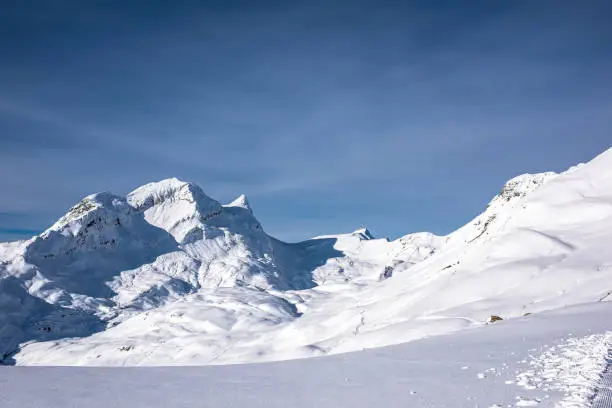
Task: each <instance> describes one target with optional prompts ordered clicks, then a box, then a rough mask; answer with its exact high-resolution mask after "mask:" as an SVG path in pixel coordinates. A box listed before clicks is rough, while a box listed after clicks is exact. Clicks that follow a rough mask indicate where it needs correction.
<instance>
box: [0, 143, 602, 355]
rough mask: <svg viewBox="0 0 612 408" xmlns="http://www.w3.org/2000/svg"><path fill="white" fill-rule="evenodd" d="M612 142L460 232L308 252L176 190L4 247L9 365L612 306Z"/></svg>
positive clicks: (346, 344)
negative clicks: (591, 305)
mask: <svg viewBox="0 0 612 408" xmlns="http://www.w3.org/2000/svg"><path fill="white" fill-rule="evenodd" d="M611 242H612V149H611V150H608V151H606V152H604V153H603V154H601V155H600V156H598V157H597V158H595V159H593V160H592V161H591V162H589V163H587V164H584V165H579V166H576V167H573V168H571V169H569V170H568V171H566V172H564V173H561V174H554V173H543V174H535V175H522V176H519V177H516V178H514V179H512V180H510V181H509V182H507V183H506V185H505V186H504V187H503V188H502V190H501V192H500V193H499V194H498V195H497V196H496V197H494V198H493V200H492V201H491V202H490V204H489V205H488V207H487V208H486V209H485V210H484V212H483V213H482V214H480V215H479V216H478V217H476V218H475V219H474V220H472V221H471V222H469V223H468V224H466V225H465V226H463V227H462V228H460V229H458V230H457V231H455V232H453V233H451V234H449V235H448V236H444V237H440V236H436V235H434V234H431V233H425V232H423V233H415V234H409V235H406V236H404V237H402V238H399V239H397V240H394V241H389V240H387V239H375V238H374V237H373V236H372V235H371V234H370V233H369V231H368V230H367V229H365V228H363V229H359V230H357V231H355V232H353V233H350V234H340V235H329V236H321V237H316V238H313V239H311V240H308V241H304V242H301V243H296V244H288V243H284V242H281V241H279V240H277V239H275V238H273V237H271V236H269V235H268V234H267V233H266V232H265V231H264V229H263V227H262V226H261V224H260V223H259V222H258V221H257V219H256V218H255V216H254V213H253V210H252V209H251V207H250V206H249V203H248V200H247V199H246V197H244V196H240V197H239V198H237V199H236V200H235V201H233V202H232V203H230V204H227V205H221V204H220V203H219V202H217V201H215V200H213V199H212V198H210V197H208V196H206V195H205V194H204V192H203V191H202V190H201V189H200V188H199V187H198V186H196V185H194V184H192V183H186V182H183V181H180V180H177V179H168V180H163V181H160V182H156V183H151V184H147V185H145V186H142V187H140V188H138V189H136V190H134V191H133V192H131V193H129V194H128V195H127V197H119V196H115V195H113V194H110V193H98V194H94V195H91V196H88V197H86V198H85V199H83V200H82V201H81V202H79V203H78V204H77V205H75V206H74V207H73V208H72V209H70V211H69V212H68V213H67V214H66V215H65V216H64V217H62V218H60V219H59V220H58V221H57V222H56V223H55V224H54V225H53V226H51V227H50V228H49V229H48V230H46V231H45V232H43V233H42V234H40V235H39V236H36V237H33V238H32V239H30V240H27V241H18V242H12V243H1V244H0V357H2V359H3V362H4V363H5V364H14V363H16V364H62V365H126V364H128V365H155V364H224V363H238V362H255V361H265V360H280V359H287V358H297V357H307V356H313V355H320V354H328V353H338V352H344V351H351V350H359V349H363V348H370V347H378V346H383V345H390V344H397V343H402V342H406V341H410V340H414V339H418V338H422V337H426V336H430V335H435V334H443V333H450V332H452V331H456V330H459V329H462V328H468V327H474V326H480V325H484V324H486V321H487V319H488V318H489V317H490V316H492V315H498V316H502V317H503V318H504V319H508V318H514V317H519V316H523V315H526V314H532V313H538V312H541V311H544V310H551V309H557V308H562V307H565V306H568V305H572V304H578V303H588V302H598V301H605V300H608V299H609V297H612V296H610V294H611V293H612V283H611V282H612V281H611V278H612V251H611V250H610V243H611Z"/></svg>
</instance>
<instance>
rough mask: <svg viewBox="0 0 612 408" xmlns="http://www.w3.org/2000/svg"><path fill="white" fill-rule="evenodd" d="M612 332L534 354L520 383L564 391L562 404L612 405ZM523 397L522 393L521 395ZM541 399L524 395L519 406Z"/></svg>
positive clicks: (575, 407) (582, 407) (563, 407)
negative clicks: (527, 397) (528, 397)
mask: <svg viewBox="0 0 612 408" xmlns="http://www.w3.org/2000/svg"><path fill="white" fill-rule="evenodd" d="M611 347H612V332H606V333H603V334H593V335H590V336H586V337H582V338H570V339H568V340H567V341H565V342H563V343H561V344H558V345H555V346H552V347H549V348H548V349H547V350H546V351H545V352H544V353H542V354H541V355H540V356H538V357H532V359H531V361H530V362H529V365H530V366H531V369H529V370H527V371H524V372H522V373H520V374H518V376H517V385H519V386H521V387H523V388H526V389H529V390H533V389H538V390H541V391H545V392H549V391H553V392H555V391H556V392H562V393H563V394H564V397H563V399H562V400H561V401H559V403H558V404H557V405H555V406H556V407H558V408H590V407H592V408H609V407H612V405H611V403H612V388H611V386H612V366H611V365H610V363H611ZM519 398H520V397H519ZM540 402H541V401H540V400H538V399H523V398H520V399H519V401H518V402H517V404H516V406H517V407H520V406H537V405H539V403H540Z"/></svg>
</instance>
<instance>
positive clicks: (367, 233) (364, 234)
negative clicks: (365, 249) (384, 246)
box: [352, 227, 374, 239]
mask: <svg viewBox="0 0 612 408" xmlns="http://www.w3.org/2000/svg"><path fill="white" fill-rule="evenodd" d="M352 235H359V236H361V237H362V238H363V239H374V235H372V233H371V232H370V231H369V230H368V229H367V228H366V227H361V228H359V229H358V230H355V231H353V233H352Z"/></svg>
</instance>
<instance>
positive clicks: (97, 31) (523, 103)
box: [0, 1, 612, 240]
mask: <svg viewBox="0 0 612 408" xmlns="http://www.w3.org/2000/svg"><path fill="white" fill-rule="evenodd" d="M45 4H46V3H44V2H41V7H39V8H38V9H37V8H28V10H26V9H24V8H20V6H19V5H15V6H14V8H12V9H11V8H8V11H9V12H7V13H6V14H5V17H4V18H5V20H2V21H0V22H1V23H3V24H1V26H2V28H0V30H2V34H3V35H2V36H0V37H2V38H3V40H0V47H1V48H2V49H1V51H2V52H3V54H5V55H12V56H13V58H11V59H10V60H9V61H8V62H7V63H6V64H4V63H3V64H2V67H0V88H2V89H3V92H2V95H1V96H0V135H2V136H1V137H0V171H1V172H2V174H9V175H10V177H1V178H0V188H1V189H2V191H4V192H7V194H3V195H2V196H0V211H4V212H7V213H12V212H19V211H25V212H27V213H28V214H29V218H28V225H27V226H23V229H27V230H30V229H31V230H32V231H36V230H41V229H44V228H45V227H46V226H48V225H50V224H51V223H52V222H53V221H54V219H55V218H57V217H59V216H61V215H62V213H63V212H64V211H65V210H66V209H67V208H69V206H70V205H72V204H73V203H74V202H75V201H77V200H78V199H79V198H81V197H82V196H84V195H86V194H89V193H92V192H95V191H99V190H112V191H115V192H117V193H125V192H127V191H129V190H130V189H132V188H134V187H136V186H138V185H140V184H143V183H146V182H149V181H152V180H156V179H162V178H166V177H172V176H177V177H180V178H183V179H187V180H192V181H195V182H197V183H198V184H200V185H201V186H202V187H203V188H204V190H205V191H206V192H207V193H208V194H209V195H211V196H212V197H215V198H217V199H219V200H221V201H230V200H231V199H232V198H233V197H235V196H237V195H238V194H240V193H243V192H244V193H246V194H247V195H249V198H250V200H251V203H252V204H253V205H254V207H255V211H256V214H257V215H258V217H259V218H260V220H261V221H262V223H263V224H264V226H265V227H266V230H267V231H268V232H270V233H272V234H273V235H274V234H276V235H279V237H280V238H283V239H288V240H297V239H303V238H307V237H308V236H309V235H313V234H314V235H317V234H316V233H315V232H316V231H320V233H330V232H334V231H338V232H340V231H350V230H353V229H356V228H358V227H359V226H361V225H363V224H366V225H368V227H370V228H371V229H372V230H373V231H374V232H375V233H378V234H380V235H389V236H392V237H394V236H398V235H401V234H403V233H408V232H411V231H414V230H421V229H426V230H433V231H434V232H437V233H447V232H449V231H450V230H452V229H453V228H456V227H458V226H460V225H461V224H462V223H464V222H466V221H467V220H468V219H469V218H470V217H472V216H474V215H476V214H477V213H478V212H479V211H480V210H481V209H482V207H483V206H484V205H485V204H486V202H487V201H488V200H489V199H490V198H491V196H492V195H493V194H495V192H496V191H497V190H498V189H499V188H500V186H501V184H502V183H503V182H504V181H505V180H506V179H508V178H509V177H512V176H514V175H517V174H519V173H523V172H528V171H529V172H535V171H545V170H557V171H559V170H563V169H564V168H566V167H568V166H570V165H572V164H575V163H577V162H580V161H584V160H588V159H589V158H591V157H592V156H594V155H596V154H597V153H599V152H601V151H603V150H604V149H606V148H608V147H610V140H611V138H610V131H611V130H612V124H611V123H610V121H609V119H608V117H609V115H608V112H609V109H610V107H611V106H610V105H611V103H610V99H609V95H610V94H611V93H610V91H612V89H610V88H611V87H612V85H610V82H609V81H608V80H607V78H608V75H609V74H608V72H611V71H612V55H611V53H610V51H609V47H608V46H607V44H609V41H610V40H611V39H612V33H611V31H612V29H611V28H610V26H609V24H608V23H607V21H609V20H607V17H606V16H609V15H610V6H609V5H607V4H606V3H605V2H592V3H589V4H588V5H587V4H582V5H581V4H577V3H574V2H558V1H557V2H554V3H553V2H537V3H533V2H515V3H511V4H497V3H491V2H474V3H471V4H464V5H462V6H461V7H458V6H457V5H455V4H454V3H451V2H449V3H446V2H442V3H440V4H438V5H436V6H433V5H420V4H418V3H405V4H404V3H401V4H399V3H393V2H376V3H374V2H367V1H360V2H355V3H352V2H351V5H347V3H344V4H342V3H341V2H331V3H330V2H309V3H300V2H295V3H292V4H286V3H271V2H262V3H258V5H254V4H251V3H248V4H247V3H243V2H228V3H227V4H225V5H224V6H223V7H221V6H220V5H219V4H217V3H206V2H200V3H198V4H196V3H190V2H185V3H181V4H180V6H175V7H170V6H169V5H163V4H161V3H160V4H157V3H155V4H154V5H152V6H151V7H147V8H144V6H143V5H142V4H140V3H139V2H134V3H133V4H132V3H131V4H130V5H125V4H120V3H119V2H117V3H115V2H108V3H106V4H105V5H100V4H98V5H93V4H86V2H85V3H81V2H74V3H71V5H70V7H68V6H62V7H60V6H58V7H48V4H47V5H45ZM32 10H34V11H32ZM553 11H554V12H553ZM11 13H12V14H11ZM0 18H1V17H0ZM7 38H13V39H16V40H13V41H8V40H7ZM449 203H452V205H449ZM17 218H19V217H17ZM20 220H21V221H19V220H17V221H16V223H17V224H13V223H11V224H10V225H8V224H7V221H6V218H4V219H0V221H2V222H0V228H1V229H4V230H9V229H10V230H11V232H10V233H9V232H4V233H2V232H0V239H12V238H14V237H15V236H17V235H19V234H18V231H15V230H18V229H19V227H20V226H19V223H20V222H21V223H23V218H20ZM32 226H33V227H32ZM30 232H31V231H28V233H30Z"/></svg>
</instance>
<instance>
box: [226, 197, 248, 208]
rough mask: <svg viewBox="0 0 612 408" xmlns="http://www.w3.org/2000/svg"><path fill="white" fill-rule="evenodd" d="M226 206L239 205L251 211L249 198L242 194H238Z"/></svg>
mask: <svg viewBox="0 0 612 408" xmlns="http://www.w3.org/2000/svg"><path fill="white" fill-rule="evenodd" d="M227 207H240V208H244V209H245V210H249V211H252V209H251V205H250V204H249V200H248V199H247V196H246V195H244V194H240V195H239V196H238V198H236V199H235V200H234V201H232V202H231V203H229V204H228V205H227Z"/></svg>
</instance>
